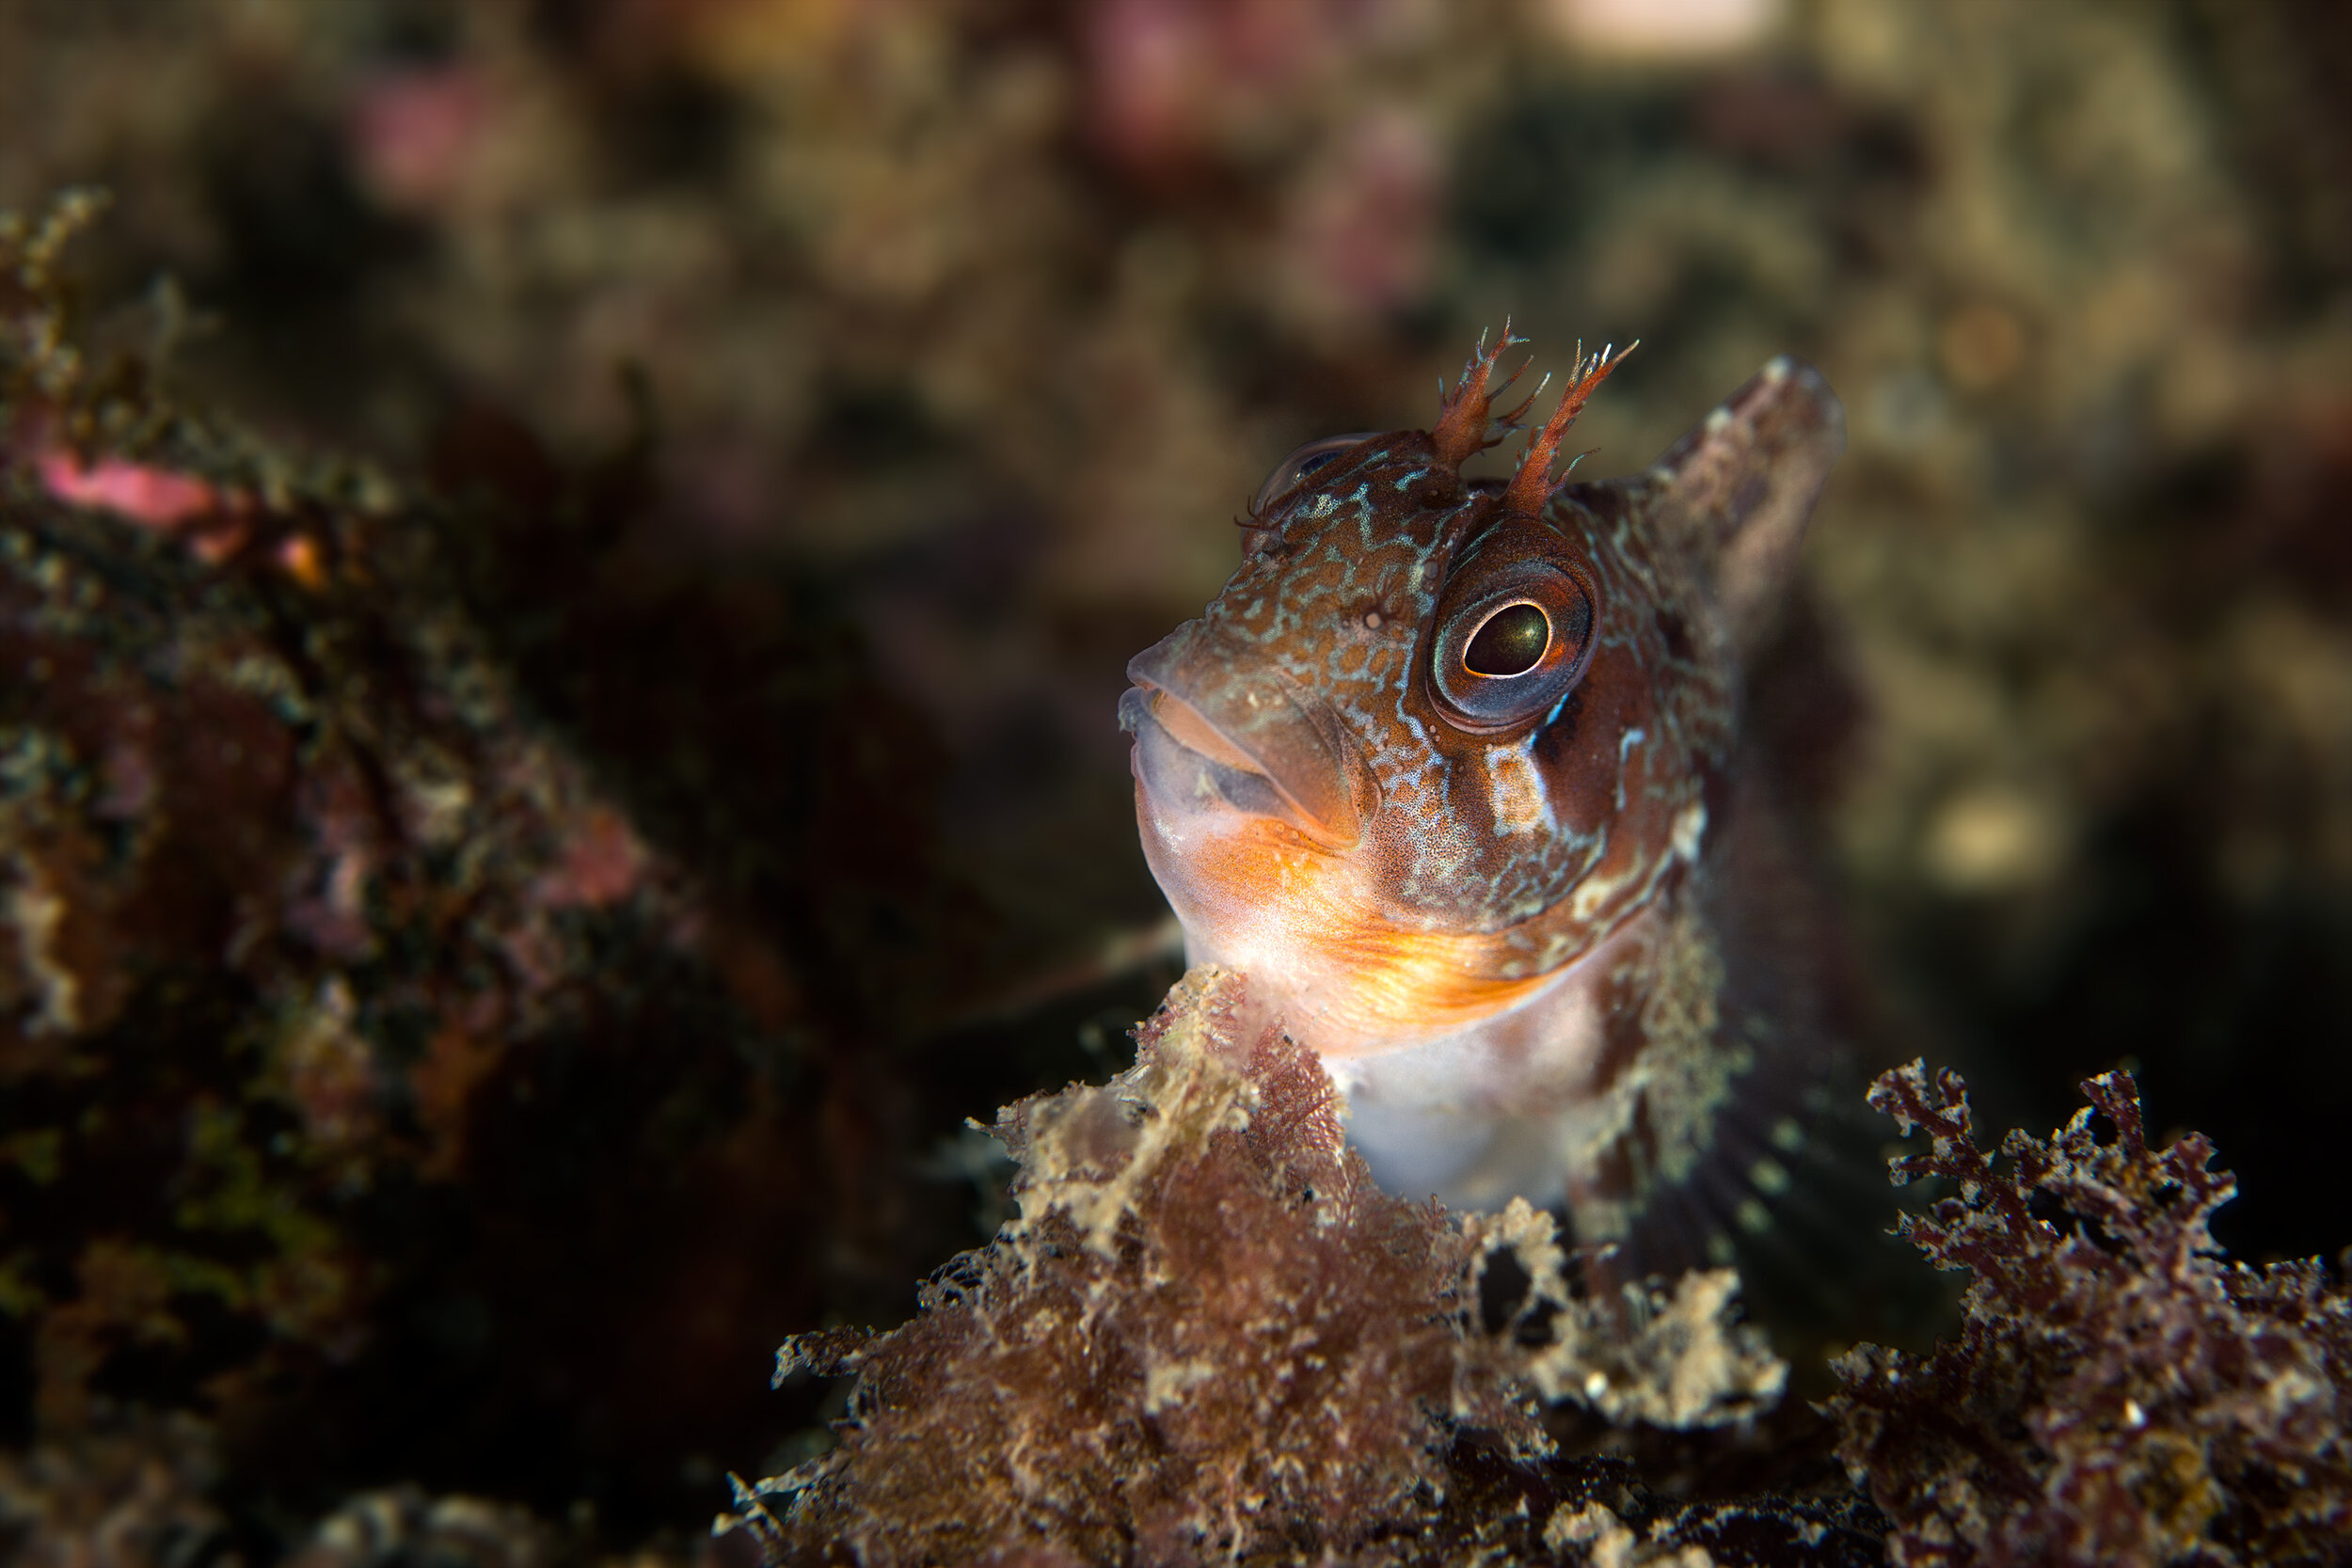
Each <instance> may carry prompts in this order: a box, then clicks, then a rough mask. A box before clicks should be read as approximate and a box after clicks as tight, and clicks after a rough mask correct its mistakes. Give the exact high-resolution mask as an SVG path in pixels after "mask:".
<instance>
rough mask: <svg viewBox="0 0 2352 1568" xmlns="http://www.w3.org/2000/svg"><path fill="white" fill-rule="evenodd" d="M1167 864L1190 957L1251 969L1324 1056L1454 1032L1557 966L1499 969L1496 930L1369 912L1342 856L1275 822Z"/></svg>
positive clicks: (1505, 953) (1214, 836)
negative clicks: (1402, 921) (1425, 923)
mask: <svg viewBox="0 0 2352 1568" xmlns="http://www.w3.org/2000/svg"><path fill="white" fill-rule="evenodd" d="M1163 854H1165V852H1163ZM1152 858H1153V860H1154V862H1155V869H1163V868H1161V867H1160V866H1158V865H1157V864H1156V863H1157V862H1158V861H1160V860H1161V859H1162V858H1163V855H1154V856H1153V857H1152ZM1167 858H1170V859H1173V860H1174V861H1175V862H1176V866H1175V876H1174V878H1173V879H1170V878H1169V877H1168V876H1167V875H1165V874H1163V876H1162V882H1163V884H1164V885H1167V886H1168V888H1169V889H1170V892H1171V894H1172V895H1174V896H1175V901H1176V906H1177V913H1178V914H1179V916H1180V917H1181V918H1182V919H1183V921H1184V930H1185V935H1186V937H1187V939H1188V940H1189V942H1191V944H1192V948H1193V955H1192V956H1193V958H1194V959H1195V960H1196V961H1199V960H1202V959H1210V960H1214V961H1216V962H1218V963H1223V964H1227V965H1229V966H1231V967H1232V968H1235V969H1238V970H1240V971H1242V972H1243V973H1244V974H1248V976H1249V977H1250V979H1251V981H1252V982H1253V984H1254V985H1255V986H1256V987H1257V988H1259V994H1260V995H1261V997H1263V1000H1265V1001H1267V1002H1269V1003H1271V1004H1272V1005H1274V1006H1276V1007H1278V1008H1279V1010H1280V1011H1281V1012H1282V1014H1283V1016H1284V1019H1285V1021H1286V1022H1287V1023H1288V1024H1289V1026H1290V1028H1291V1030H1292V1032H1293V1033H1294V1035H1295V1036H1296V1037H1298V1038H1299V1039H1300V1040H1301V1042H1302V1043H1304V1044H1306V1045H1309V1046H1311V1047H1312V1048H1313V1049H1314V1050H1315V1051H1317V1052H1318V1053H1321V1054H1323V1055H1326V1056H1332V1057H1348V1056H1363V1055H1372V1054H1375V1053H1380V1052H1384V1051H1391V1050H1397V1049H1402V1048H1404V1047H1406V1046H1410V1045H1414V1044H1418V1043H1421V1042H1422V1041H1423V1040H1426V1039H1429V1038H1431V1037H1437V1036H1442V1035H1447V1034H1451V1033H1453V1032H1454V1031H1456V1030H1459V1029H1463V1028H1466V1027H1468V1026H1470V1025H1471V1024H1475V1023H1480V1022H1485V1021H1486V1020H1487V1019H1490V1018H1493V1017H1494V1016H1495V1015H1496V1014H1498V1013H1501V1012H1503V1011H1505V1010H1506V1009H1508V1008H1510V1007H1512V1006H1516V1005H1517V1004H1518V1003H1520V1002H1522V1001H1525V1000H1526V999H1528V998H1529V997H1530V996H1532V995H1534V993H1535V992H1537V991H1539V990H1543V989H1544V988H1545V987H1546V986H1548V985H1549V984H1550V983H1551V982H1552V981H1553V980H1554V979H1556V978H1557V977H1558V972H1557V971H1556V970H1554V971H1550V972H1547V973H1542V974H1527V975H1515V976H1506V975H1504V974H1502V968H1503V965H1504V962H1505V960H1506V958H1509V957H1510V956H1511V955H1510V952H1509V948H1508V945H1507V941H1506V937H1505V935H1504V934H1503V933H1501V932H1479V931H1431V930H1416V929H1413V928H1411V927H1403V926H1399V925H1397V924H1396V923H1395V922H1394V921H1393V920H1391V919H1390V918H1389V917H1388V916H1386V915H1385V914H1383V913H1382V912H1381V911H1379V910H1378V909H1377V908H1376V907H1375V904H1374V902H1373V900H1372V899H1371V897H1370V896H1369V895H1367V893H1366V890H1365V888H1364V885H1363V884H1364V881H1365V879H1364V877H1363V875H1362V873H1361V871H1360V869H1359V867H1358V866H1357V865H1356V864H1355V863H1353V862H1352V861H1351V860H1350V859H1349V857H1348V856H1346V855H1344V854H1339V853H1334V852H1333V851H1331V850H1329V849H1327V848H1324V847H1321V846H1319V845H1316V844H1314V843H1312V842H1311V841H1310V840H1309V839H1308V838H1307V837H1306V836H1305V835H1304V834H1301V833H1299V832H1297V831H1295V829H1292V828H1290V827H1289V826H1287V825H1286V824H1283V823H1279V822H1271V821H1267V820H1265V819H1263V818H1256V819H1252V820H1249V821H1247V822H1241V823H1236V824H1234V825H1232V826H1231V827H1229V828H1226V829H1224V830H1223V831H1220V832H1211V833H1203V834H1201V835H1200V837H1199V838H1198V839H1195V840H1194V841H1193V842H1192V843H1190V844H1189V845H1187V846H1186V848H1185V852H1184V853H1183V854H1182V855H1176V856H1168V857H1167Z"/></svg>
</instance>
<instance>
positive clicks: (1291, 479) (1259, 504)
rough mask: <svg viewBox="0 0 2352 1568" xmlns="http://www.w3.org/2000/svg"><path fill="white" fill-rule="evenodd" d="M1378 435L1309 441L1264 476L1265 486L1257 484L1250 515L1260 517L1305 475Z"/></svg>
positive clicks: (1325, 465)
mask: <svg viewBox="0 0 2352 1568" xmlns="http://www.w3.org/2000/svg"><path fill="white" fill-rule="evenodd" d="M1378 434H1379V432H1377V431H1366V430H1359V431H1358V432H1356V433H1355V434H1354V435H1352V436H1325V437H1324V438H1323V439H1322V440H1320V441H1310V442H1308V443H1307V444H1306V445H1305V446H1303V447H1301V448H1299V449H1298V450H1297V451H1295V452H1293V453H1291V454H1290V455H1289V456H1288V457H1285V458H1284V459H1282V461H1281V462H1280V463H1279V464H1277V465H1276V466H1275V469H1274V471H1273V472H1272V473H1270V474H1268V475H1266V480H1265V483H1263V484H1261V485H1259V486H1258V493H1257V494H1256V495H1255V496H1253V497H1251V498H1250V500H1249V512H1250V515H1252V516H1262V515H1264V513H1265V509H1266V508H1267V507H1269V506H1272V505H1273V504H1274V503H1275V502H1276V501H1278V500H1280V499H1282V498H1283V497H1284V496H1286V495H1288V494H1290V492H1291V491H1293V490H1295V489H1296V488H1298V486H1299V484H1300V483H1302V482H1303V481H1305V479H1306V478H1307V476H1308V475H1310V474H1311V473H1314V472H1316V471H1317V470H1318V469H1322V468H1327V467H1330V466H1331V465H1332V464H1334V463H1336V462H1338V461H1339V460H1340V459H1341V458H1342V457H1343V456H1345V455H1346V454H1347V453H1348V452H1349V451H1352V450H1353V449H1355V448H1357V447H1360V446H1362V445H1363V444H1364V443H1365V442H1366V441H1369V440H1371V439H1372V438H1373V437H1374V436H1376V435H1378Z"/></svg>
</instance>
